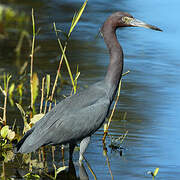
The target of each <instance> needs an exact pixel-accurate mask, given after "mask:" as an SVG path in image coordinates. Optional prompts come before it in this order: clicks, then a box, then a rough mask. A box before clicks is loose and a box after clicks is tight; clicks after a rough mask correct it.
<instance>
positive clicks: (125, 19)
mask: <svg viewBox="0 0 180 180" xmlns="http://www.w3.org/2000/svg"><path fill="white" fill-rule="evenodd" d="M131 20H132V18H130V17H127V16H123V17H122V21H123V23H125V24H129V23H130V21H131Z"/></svg>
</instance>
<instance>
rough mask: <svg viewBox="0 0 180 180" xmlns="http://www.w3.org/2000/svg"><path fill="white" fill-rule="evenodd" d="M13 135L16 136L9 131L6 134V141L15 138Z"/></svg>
mask: <svg viewBox="0 0 180 180" xmlns="http://www.w3.org/2000/svg"><path fill="white" fill-rule="evenodd" d="M15 135H16V134H15V132H14V131H12V130H11V129H9V131H8V134H7V139H9V140H10V141H12V140H13V139H14V138H15Z"/></svg>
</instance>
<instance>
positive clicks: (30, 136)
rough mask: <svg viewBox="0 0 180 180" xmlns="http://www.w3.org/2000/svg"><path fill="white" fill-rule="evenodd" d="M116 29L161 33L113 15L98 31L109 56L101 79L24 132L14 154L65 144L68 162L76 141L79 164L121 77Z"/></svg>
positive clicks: (62, 102) (131, 19) (120, 54)
mask: <svg viewBox="0 0 180 180" xmlns="http://www.w3.org/2000/svg"><path fill="white" fill-rule="evenodd" d="M119 27H145V28H150V29H153V30H157V31H161V29H159V28H157V27H155V26H152V25H149V24H146V23H144V22H142V21H139V20H137V19H135V18H133V16H131V15H130V14H128V13H125V12H116V13H113V14H112V15H111V16H110V17H109V18H108V19H107V20H106V21H105V22H104V24H103V26H102V28H101V30H100V31H101V34H102V36H103V38H104V41H105V43H106V45H107V48H108V50H109V56H110V63H109V66H108V70H107V74H106V76H105V78H104V80H102V81H100V82H97V83H95V84H93V85H91V86H90V87H89V88H87V89H85V90H84V91H81V92H79V93H77V94H75V95H73V96H70V97H67V98H66V99H64V100H62V101H61V102H60V103H59V104H57V105H56V106H55V107H54V108H53V109H52V110H51V111H50V112H48V113H47V114H46V115H45V116H44V117H43V118H42V119H40V120H39V121H38V122H37V123H35V125H34V126H33V127H32V128H31V129H30V130H29V131H27V132H26V134H25V135H24V137H23V138H22V139H21V140H20V141H19V143H18V144H17V145H16V146H15V149H14V150H15V152H16V153H29V152H32V151H35V150H36V149H38V148H39V147H41V146H45V145H57V144H60V145H62V144H69V155H70V157H69V158H70V159H72V154H73V150H74V147H75V145H76V144H77V143H78V142H80V153H79V162H80V164H81V163H82V160H83V154H84V152H85V150H86V148H87V146H88V144H89V142H90V138H91V135H92V134H93V133H94V132H95V131H97V129H99V128H100V127H101V125H102V124H103V123H104V121H105V118H106V117H107V115H108V112H109V109H110V106H111V104H112V101H113V99H114V96H115V94H116V92H117V88H118V85H119V82H120V79H121V76H122V71H123V50H122V48H121V46H120V44H119V43H118V40H117V37H116V29H117V28H119Z"/></svg>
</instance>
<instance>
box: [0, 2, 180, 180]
mask: <svg viewBox="0 0 180 180" xmlns="http://www.w3.org/2000/svg"><path fill="white" fill-rule="evenodd" d="M82 2H83V1H77V0H76V1H73V0H66V1H63V0H61V1H60V0H53V1H47V0H36V1H30V0H29V1H14V3H9V5H11V6H12V7H14V8H17V9H19V10H25V11H26V12H27V14H29V16H30V15H31V8H32V7H33V8H34V10H35V16H36V22H37V26H38V27H40V28H41V30H40V33H39V35H38V40H37V42H38V45H39V46H41V49H40V50H39V51H38V53H37V54H36V56H35V71H38V72H39V73H40V74H45V73H50V74H52V75H55V73H56V72H55V71H56V69H57V65H58V56H59V52H60V51H59V49H58V45H57V42H56V36H55V33H54V31H53V28H52V23H53V22H56V24H57V26H58V28H60V29H63V30H67V29H68V27H69V25H70V22H71V18H72V16H73V14H74V12H75V10H77V9H78V8H79V7H80V5H81V4H82ZM179 7H180V2H179V1H178V0H174V1H172V2H170V1H167V0H165V1H160V0H156V1H155V0H147V1H140V0H135V1H130V0H126V1H123V0H121V1H120V0H119V1H117V0H116V1H108V0H106V1H105V0H104V1H99V0H97V1H95V0H91V1H89V2H88V5H87V8H86V10H85V13H84V14H83V17H82V19H81V21H80V23H79V24H78V26H77V28H76V29H75V31H74V32H73V34H72V37H71V40H70V42H69V47H68V52H67V54H68V59H69V61H70V64H71V67H72V70H73V71H74V72H75V69H76V65H77V64H79V69H80V72H81V75H80V78H79V85H80V86H84V85H87V84H91V83H94V82H96V81H97V80H100V79H102V78H103V76H104V74H105V71H106V68H107V65H108V63H109V58H108V52H107V51H106V47H105V44H104V42H103V39H101V38H98V39H96V38H95V37H96V35H97V33H98V29H99V28H100V26H101V24H102V23H103V21H104V20H105V19H106V17H108V15H110V14H111V13H112V12H115V11H117V10H120V11H127V12H129V13H131V14H132V15H133V16H135V17H136V18H138V19H141V20H143V21H145V22H148V23H150V24H154V25H157V26H159V27H160V28H161V29H163V31H164V32H163V33H161V32H155V31H151V30H148V29H141V28H123V29H120V30H118V32H117V35H118V39H119V41H120V43H121V44H122V47H123V49H124V54H125V68H124V72H126V71H127V70H130V73H129V74H128V75H127V76H125V77H124V78H123V84H122V90H121V97H120V103H119V104H118V108H117V111H116V114H115V117H114V120H115V121H113V123H112V127H111V131H112V134H114V135H116V136H120V135H122V134H124V133H125V132H126V130H128V135H127V137H126V138H125V140H124V143H123V147H124V148H125V150H124V151H123V156H120V155H119V153H118V152H112V153H111V152H110V149H109V148H108V156H109V161H110V166H111V170H112V174H113V176H114V179H133V180H136V179H138V180H139V179H151V176H150V175H147V173H146V172H147V171H149V170H152V171H154V170H155V168H157V167H159V168H160V170H159V173H158V175H157V179H163V180H164V179H171V180H172V179H180V155H179V149H180V130H179V129H180V123H179V117H180V110H179V108H180V93H179V92H180V91H179V89H180V79H179V76H180V71H179V68H180V61H179V59H180V58H179V52H180V45H179V40H180V24H179V16H180V13H179ZM16 43H17V41H14V42H9V43H6V45H5V46H6V53H4V52H1V54H0V55H1V56H0V73H1V74H2V73H3V71H12V72H16V71H17V69H18V65H17V64H23V62H24V61H25V59H26V60H27V58H28V56H27V55H24V56H21V59H20V60H19V61H18V62H16V59H15V58H14V54H13V52H12V46H14V45H15V44H16ZM65 74H66V73H65ZM66 75H67V74H66ZM64 76H65V75H64ZM67 78H68V75H67ZM63 92H64V93H65V92H66V89H64V91H63ZM65 94H68V93H65ZM122 112H127V118H126V120H124V121H122V115H121V114H122ZM14 114H15V113H14ZM14 116H16V115H13V117H14ZM101 138H102V130H100V131H98V132H97V133H96V135H94V136H93V138H92V142H91V144H90V146H89V147H88V150H87V153H86V154H85V156H86V158H87V160H88V162H89V164H90V165H91V167H92V169H93V171H94V172H95V174H96V176H97V178H98V179H111V175H110V172H109V169H108V165H107V162H106V157H105V156H104V155H103V148H102V142H101ZM108 143H109V141H108ZM77 159H78V154H77V153H76V154H75V161H77ZM76 168H77V172H78V167H77V166H76ZM86 170H87V173H88V175H89V178H90V179H93V176H92V174H91V173H90V171H89V170H88V168H87V167H86ZM7 171H8V173H9V174H11V173H12V172H10V171H9V169H7Z"/></svg>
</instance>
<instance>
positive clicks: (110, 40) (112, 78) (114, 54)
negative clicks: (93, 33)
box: [101, 25, 123, 100]
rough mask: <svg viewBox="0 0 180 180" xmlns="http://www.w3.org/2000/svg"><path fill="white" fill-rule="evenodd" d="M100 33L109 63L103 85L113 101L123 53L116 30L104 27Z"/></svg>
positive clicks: (118, 80) (121, 66)
mask: <svg viewBox="0 0 180 180" xmlns="http://www.w3.org/2000/svg"><path fill="white" fill-rule="evenodd" d="M101 32H102V34H103V37H104V41H105V43H106V45H107V48H108V49H109V55H110V63H109V66H108V69H107V74H106V76H105V83H106V84H107V87H108V94H109V96H110V98H111V100H113V98H114V96H115V94H116V91H117V88H118V85H119V82H120V79H121V76H122V71H123V51H122V48H121V46H120V44H119V42H118V40H117V37H116V28H114V27H112V26H109V25H107V26H105V25H104V26H103V28H102V29H101Z"/></svg>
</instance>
